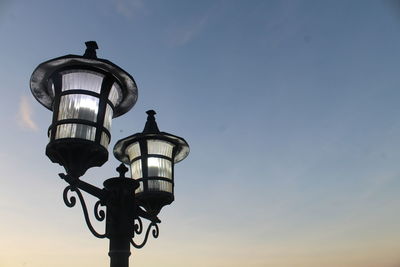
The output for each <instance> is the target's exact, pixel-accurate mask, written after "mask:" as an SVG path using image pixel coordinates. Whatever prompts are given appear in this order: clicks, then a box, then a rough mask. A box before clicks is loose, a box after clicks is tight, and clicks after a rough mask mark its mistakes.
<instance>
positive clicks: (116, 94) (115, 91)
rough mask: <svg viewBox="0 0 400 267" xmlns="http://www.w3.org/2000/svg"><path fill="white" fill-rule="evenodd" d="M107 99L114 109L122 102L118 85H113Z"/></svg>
mask: <svg viewBox="0 0 400 267" xmlns="http://www.w3.org/2000/svg"><path fill="white" fill-rule="evenodd" d="M108 99H109V100H110V101H111V103H113V105H114V107H115V106H117V105H118V104H119V103H120V102H121V100H122V90H121V87H120V86H119V85H118V83H116V82H115V83H114V84H113V85H112V87H111V90H110V94H109V95H108Z"/></svg>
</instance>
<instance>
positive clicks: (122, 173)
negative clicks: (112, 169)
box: [116, 163, 129, 178]
mask: <svg viewBox="0 0 400 267" xmlns="http://www.w3.org/2000/svg"><path fill="white" fill-rule="evenodd" d="M116 170H117V172H118V173H119V178H125V173H126V172H127V171H128V170H129V169H128V168H127V167H126V166H125V164H123V163H121V164H120V165H119V166H118V168H117V169H116Z"/></svg>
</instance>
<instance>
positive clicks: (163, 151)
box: [147, 140, 174, 158]
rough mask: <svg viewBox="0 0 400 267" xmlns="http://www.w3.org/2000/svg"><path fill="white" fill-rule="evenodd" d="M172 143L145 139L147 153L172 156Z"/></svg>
mask: <svg viewBox="0 0 400 267" xmlns="http://www.w3.org/2000/svg"><path fill="white" fill-rule="evenodd" d="M173 148H174V145H173V144H171V143H169V142H166V141H162V140H147V153H148V154H157V155H163V156H166V157H169V158H172V149H173Z"/></svg>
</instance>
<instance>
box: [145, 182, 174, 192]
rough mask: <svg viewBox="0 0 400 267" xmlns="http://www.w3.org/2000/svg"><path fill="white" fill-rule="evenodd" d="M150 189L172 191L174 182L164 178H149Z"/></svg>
mask: <svg viewBox="0 0 400 267" xmlns="http://www.w3.org/2000/svg"><path fill="white" fill-rule="evenodd" d="M147 185H148V190H149V191H164V192H168V193H172V183H170V182H168V181H164V180H148V181H147Z"/></svg>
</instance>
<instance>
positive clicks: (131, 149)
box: [125, 142, 140, 161]
mask: <svg viewBox="0 0 400 267" xmlns="http://www.w3.org/2000/svg"><path fill="white" fill-rule="evenodd" d="M125 151H126V154H128V157H129V160H130V161H132V160H133V159H135V158H137V157H139V156H140V146H139V143H138V142H136V143H133V144H131V145H129V146H128V147H127V148H126V150H125Z"/></svg>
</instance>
